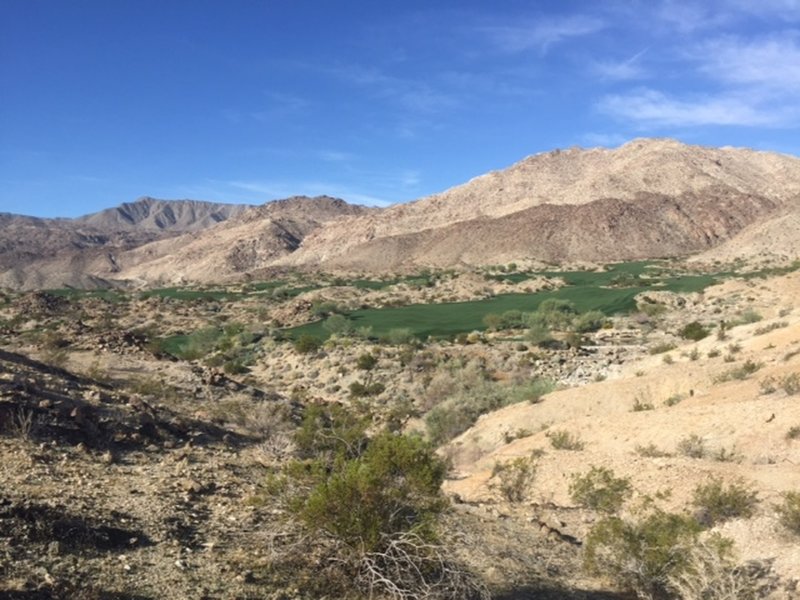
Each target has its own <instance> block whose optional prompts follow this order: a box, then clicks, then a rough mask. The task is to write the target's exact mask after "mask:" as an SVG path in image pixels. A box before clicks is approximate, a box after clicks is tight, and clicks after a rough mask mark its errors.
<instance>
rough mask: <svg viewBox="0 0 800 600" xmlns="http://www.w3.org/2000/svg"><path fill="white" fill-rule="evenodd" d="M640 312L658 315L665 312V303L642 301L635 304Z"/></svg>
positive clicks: (651, 315)
mask: <svg viewBox="0 0 800 600" xmlns="http://www.w3.org/2000/svg"><path fill="white" fill-rule="evenodd" d="M637 308H638V309H639V311H640V312H642V313H644V314H646V315H647V316H648V317H651V318H653V317H658V316H660V315H663V314H664V313H665V312H667V306H666V304H662V303H660V302H642V303H641V304H639V305H637Z"/></svg>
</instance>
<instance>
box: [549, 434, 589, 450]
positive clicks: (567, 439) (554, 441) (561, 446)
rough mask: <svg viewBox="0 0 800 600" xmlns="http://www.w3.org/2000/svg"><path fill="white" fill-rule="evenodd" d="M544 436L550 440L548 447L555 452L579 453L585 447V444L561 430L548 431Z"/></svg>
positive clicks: (575, 436) (573, 435)
mask: <svg viewBox="0 0 800 600" xmlns="http://www.w3.org/2000/svg"><path fill="white" fill-rule="evenodd" d="M545 436H547V438H548V439H549V440H550V445H551V446H552V447H553V448H554V449H556V450H572V451H579V450H583V449H584V447H585V444H584V443H583V441H581V439H580V438H579V437H578V436H577V435H575V434H572V433H570V432H569V431H564V430H563V429H556V430H554V431H548V432H547V433H545Z"/></svg>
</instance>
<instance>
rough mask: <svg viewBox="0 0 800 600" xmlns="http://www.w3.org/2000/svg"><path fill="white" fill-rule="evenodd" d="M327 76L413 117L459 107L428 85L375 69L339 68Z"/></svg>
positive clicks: (448, 95) (449, 95)
mask: <svg viewBox="0 0 800 600" xmlns="http://www.w3.org/2000/svg"><path fill="white" fill-rule="evenodd" d="M329 72H330V73H331V74H332V75H334V76H336V77H338V78H339V79H342V80H345V81H348V82H350V83H353V84H355V85H358V86H360V87H362V88H365V89H368V90H369V91H370V93H372V94H373V95H374V96H375V97H377V98H381V99H383V100H386V101H388V102H390V103H392V104H394V105H396V106H398V107H400V108H403V109H405V110H407V111H410V112H414V113H423V114H435V113H438V112H441V111H443V110H449V109H451V108H453V107H454V106H455V105H457V104H458V102H459V101H458V97H457V95H455V94H452V93H449V92H448V91H445V90H443V89H441V88H439V87H435V86H434V85H433V84H432V83H431V82H430V81H425V80H418V79H410V78H403V77H397V76H394V75H390V74H388V73H386V72H384V71H382V70H380V69H378V68H375V67H363V66H361V65H355V64H351V65H339V66H337V67H334V68H332V69H329Z"/></svg>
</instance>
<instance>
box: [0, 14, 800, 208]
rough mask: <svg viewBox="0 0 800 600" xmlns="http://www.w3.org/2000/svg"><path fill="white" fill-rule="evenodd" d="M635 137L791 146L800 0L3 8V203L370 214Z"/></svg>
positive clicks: (799, 104) (798, 104) (797, 94)
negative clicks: (284, 200) (317, 200)
mask: <svg viewBox="0 0 800 600" xmlns="http://www.w3.org/2000/svg"><path fill="white" fill-rule="evenodd" d="M641 136H657V137H665V136H667V137H675V138H678V139H680V140H683V141H685V142H688V143H697V144H703V145H713V146H722V145H735V146H749V147H754V148H758V149H765V150H775V151H779V152H784V153H789V154H795V155H797V154H800V0H759V1H756V0H705V1H699V0H698V1H694V2H680V1H675V0H663V1H659V0H646V1H645V0H642V1H636V0H631V1H619V2H617V1H614V0H608V1H599V0H598V1H588V0H587V1H582V2H570V1H568V0H561V1H553V2H548V1H539V2H534V1H527V2H522V1H505V2H503V1H498V2H486V1H483V2H470V1H466V0H465V1H457V2H455V1H453V2H435V1H431V0H429V1H418V2H417V1H413V0H404V1H402V2H397V1H391V0H386V1H385V2H367V1H360V2H356V1H351V2H347V1H339V2H328V1H324V0H319V1H316V2H311V1H305V0H294V1H290V0H285V1H284V0H263V1H256V0H230V1H227V2H223V1H222V0H185V1H180V0H158V1H154V0H114V1H109V0H102V1H101V0H69V1H65V0H2V2H0V212H17V213H24V214H33V215H39V216H57V215H58V216H77V215H80V214H85V213H89V212H93V211H96V210H99V209H102V208H105V207H109V206H113V205H116V204H119V203H121V202H126V201H132V200H134V199H135V198H137V197H139V196H143V195H150V196H155V197H158V198H170V199H177V198H194V199H200V200H214V201H222V202H249V203H262V202H265V201H267V200H272V199H276V198H281V197H286V196H289V195H294V194H309V195H317V194H329V195H334V196H339V197H342V198H344V199H346V200H348V201H351V202H358V203H367V204H379V205H381V204H386V203H390V202H399V201H406V200H411V199H414V198H418V197H420V196H424V195H427V194H431V193H434V192H438V191H442V190H444V189H446V188H448V187H451V186H453V185H456V184H459V183H463V182H465V181H467V180H468V179H470V178H472V177H475V176H477V175H480V174H482V173H485V172H487V171H489V170H492V169H498V168H504V167H506V166H508V165H510V164H512V163H514V162H516V161H517V160H520V159H522V158H523V157H525V156H527V155H530V154H534V153H537V152H541V151H545V150H550V149H554V148H565V147H570V146H574V145H580V146H584V147H592V146H597V145H604V146H617V145H619V144H620V143H624V142H625V141H627V140H629V139H631V138H635V137H641Z"/></svg>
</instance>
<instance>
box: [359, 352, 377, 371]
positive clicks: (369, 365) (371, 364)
mask: <svg viewBox="0 0 800 600" xmlns="http://www.w3.org/2000/svg"><path fill="white" fill-rule="evenodd" d="M377 364H378V359H377V358H375V356H374V355H372V354H370V353H369V352H365V353H364V354H361V355H360V356H359V357H358V358H357V359H356V368H358V369H361V370H362V371H372V369H374V368H375V366H376V365H377Z"/></svg>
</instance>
